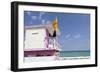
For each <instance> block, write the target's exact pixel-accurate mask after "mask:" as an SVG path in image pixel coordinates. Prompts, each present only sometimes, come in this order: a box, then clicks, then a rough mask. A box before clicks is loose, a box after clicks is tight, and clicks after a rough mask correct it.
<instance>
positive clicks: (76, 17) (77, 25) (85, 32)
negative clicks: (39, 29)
mask: <svg viewBox="0 0 100 73" xmlns="http://www.w3.org/2000/svg"><path fill="white" fill-rule="evenodd" d="M56 17H57V18H58V26H59V29H60V32H61V35H60V36H59V42H60V44H61V46H62V48H61V49H62V50H63V51H77V50H90V42H89V41H90V15H89V14H82V13H81V14H79V13H60V12H37V11H24V25H27V26H30V25H39V24H45V23H47V24H49V23H50V22H52V21H53V20H54V19H55V18H56Z"/></svg>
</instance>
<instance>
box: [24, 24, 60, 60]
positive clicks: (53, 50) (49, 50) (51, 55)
mask: <svg viewBox="0 0 100 73" xmlns="http://www.w3.org/2000/svg"><path fill="white" fill-rule="evenodd" d="M53 33H54V29H53V27H52V26H51V24H49V25H48V24H45V25H37V26H25V39H24V40H25V44H24V45H25V46H24V57H25V58H26V60H28V59H29V58H31V60H32V58H35V59H34V60H36V59H38V58H39V59H40V57H42V58H45V59H44V60H46V59H47V60H53V59H56V57H57V56H59V51H60V50H61V49H60V45H59V41H58V37H57V36H56V37H51V36H50V35H53Z"/></svg>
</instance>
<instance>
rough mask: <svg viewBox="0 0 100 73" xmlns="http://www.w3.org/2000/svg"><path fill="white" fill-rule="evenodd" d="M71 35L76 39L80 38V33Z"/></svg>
mask: <svg viewBox="0 0 100 73" xmlns="http://www.w3.org/2000/svg"><path fill="white" fill-rule="evenodd" d="M73 37H74V38H76V39H77V38H80V37H81V35H80V34H76V35H74V36H73Z"/></svg>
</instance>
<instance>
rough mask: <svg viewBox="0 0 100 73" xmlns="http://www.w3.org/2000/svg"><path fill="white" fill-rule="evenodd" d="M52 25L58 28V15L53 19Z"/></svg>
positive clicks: (55, 28)
mask: <svg viewBox="0 0 100 73" xmlns="http://www.w3.org/2000/svg"><path fill="white" fill-rule="evenodd" d="M52 26H53V28H54V30H55V31H57V30H58V19H57V17H56V19H55V20H54V21H53V23H52Z"/></svg>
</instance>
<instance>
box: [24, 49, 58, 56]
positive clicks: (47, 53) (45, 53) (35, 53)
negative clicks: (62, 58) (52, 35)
mask: <svg viewBox="0 0 100 73" xmlns="http://www.w3.org/2000/svg"><path fill="white" fill-rule="evenodd" d="M56 52H58V51H57V50H39V51H24V56H25V57H27V56H53V55H54V54H55V53H56Z"/></svg>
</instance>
